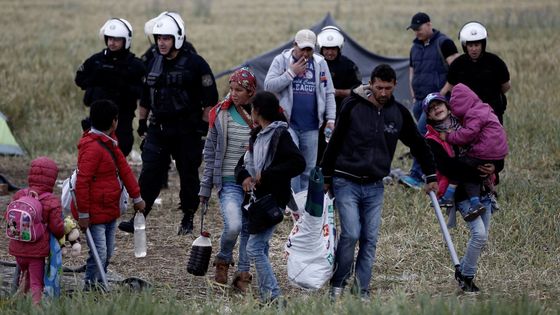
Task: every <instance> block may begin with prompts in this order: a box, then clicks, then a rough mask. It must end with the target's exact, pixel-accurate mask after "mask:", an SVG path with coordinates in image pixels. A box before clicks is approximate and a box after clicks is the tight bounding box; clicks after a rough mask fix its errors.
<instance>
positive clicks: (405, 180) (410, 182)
mask: <svg viewBox="0 0 560 315" xmlns="http://www.w3.org/2000/svg"><path fill="white" fill-rule="evenodd" d="M399 183H401V184H403V185H405V186H406V187H408V188H412V189H416V190H420V189H422V185H423V184H424V183H423V182H422V181H420V180H418V179H416V178H414V177H412V176H410V175H406V176H403V177H401V178H400V179H399Z"/></svg>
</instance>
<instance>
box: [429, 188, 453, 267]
mask: <svg viewBox="0 0 560 315" xmlns="http://www.w3.org/2000/svg"><path fill="white" fill-rule="evenodd" d="M429 195H430V199H432V205H433V206H434V212H435V213H436V217H437V219H438V222H439V227H440V229H441V233H442V234H443V238H444V239H445V243H447V248H448V249H449V253H450V254H451V260H452V261H453V265H455V268H458V267H459V265H460V264H459V258H457V252H456V251H455V246H453V241H452V240H451V235H449V230H448V229H447V224H446V223H445V219H444V218H443V214H442V213H441V208H440V207H439V203H438V201H437V198H436V194H435V193H434V192H433V191H430V193H429Z"/></svg>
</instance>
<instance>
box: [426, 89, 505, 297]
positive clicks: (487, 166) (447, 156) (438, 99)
mask: <svg viewBox="0 0 560 315" xmlns="http://www.w3.org/2000/svg"><path fill="white" fill-rule="evenodd" d="M460 94H461V93H459V95H460ZM423 109H424V112H425V113H426V116H427V126H426V127H427V133H426V139H427V143H428V145H429V146H430V149H431V151H432V153H433V154H434V158H435V160H436V167H437V176H438V184H439V191H438V196H442V195H444V194H446V195H447V198H449V196H451V197H452V198H454V200H455V201H457V202H456V205H457V208H458V209H459V211H460V212H461V214H462V215H463V217H464V218H465V221H467V225H468V227H469V229H470V232H471V236H470V238H469V241H468V243H467V247H466V250H465V253H464V256H463V258H462V260H461V265H460V270H459V272H460V273H459V274H456V275H455V277H456V279H457V280H458V281H459V285H460V287H461V289H462V290H463V291H465V292H478V291H479V288H478V287H477V286H476V285H475V284H474V281H473V280H474V276H475V274H476V271H477V263H478V259H479V258H480V253H481V251H482V248H483V247H484V245H485V244H486V242H487V240H488V231H489V229H490V219H491V216H492V211H490V209H491V204H492V200H491V197H490V194H489V193H488V191H484V192H485V193H484V194H482V195H481V197H480V203H481V204H482V205H483V210H481V211H479V213H478V214H477V215H476V216H474V215H473V214H472V212H471V211H470V210H471V203H470V199H469V196H467V194H466V190H467V188H466V186H468V184H466V183H471V185H472V186H478V192H477V193H478V194H480V193H481V187H480V186H481V185H480V184H478V185H475V184H474V183H476V182H478V183H480V181H481V178H484V177H488V176H491V175H492V174H494V173H495V172H499V171H500V170H501V167H503V163H497V164H498V165H497V166H495V165H494V164H492V163H484V164H479V165H477V166H476V167H475V168H473V166H472V165H469V164H467V163H466V162H465V161H464V160H463V159H462V158H461V157H459V156H458V155H459V154H456V152H455V151H456V150H455V149H454V148H453V146H452V145H451V144H449V143H448V142H445V141H443V140H442V139H441V138H442V137H441V136H440V133H447V131H448V130H457V129H459V128H461V127H460V122H459V120H458V119H457V118H456V117H455V116H453V115H452V114H451V108H450V106H449V104H448V102H447V99H446V98H445V97H443V96H442V95H441V94H439V93H431V94H428V96H426V98H425V99H424V102H423ZM498 167H499V168H498ZM450 182H453V183H455V184H449V183H450ZM457 185H458V186H457ZM455 188H457V190H456V191H455ZM469 189H472V187H470V188H469ZM453 205H454V204H451V206H453ZM448 206H449V204H448ZM450 217H451V216H450Z"/></svg>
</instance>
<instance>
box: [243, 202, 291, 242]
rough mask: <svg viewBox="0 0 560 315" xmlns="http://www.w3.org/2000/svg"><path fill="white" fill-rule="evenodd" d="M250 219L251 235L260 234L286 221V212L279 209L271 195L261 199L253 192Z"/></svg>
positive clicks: (248, 209) (249, 209)
mask: <svg viewBox="0 0 560 315" xmlns="http://www.w3.org/2000/svg"><path fill="white" fill-rule="evenodd" d="M247 212H248V213H247V214H248V218H249V227H248V228H249V234H258V233H260V232H262V231H264V230H266V229H268V228H270V227H273V226H275V225H276V224H278V223H280V222H282V220H283V219H284V211H282V208H280V207H278V204H276V201H275V200H274V198H273V197H272V195H271V194H268V195H266V196H263V197H261V198H259V199H256V198H255V195H254V194H253V193H252V192H251V201H250V203H249V207H248V208H247Z"/></svg>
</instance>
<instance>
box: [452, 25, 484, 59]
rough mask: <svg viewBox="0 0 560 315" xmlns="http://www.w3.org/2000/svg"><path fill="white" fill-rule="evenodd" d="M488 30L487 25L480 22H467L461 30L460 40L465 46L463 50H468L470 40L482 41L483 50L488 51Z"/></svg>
mask: <svg viewBox="0 0 560 315" xmlns="http://www.w3.org/2000/svg"><path fill="white" fill-rule="evenodd" d="M487 38H488V32H487V31H486V27H484V25H482V24H481V23H479V22H476V21H472V22H468V23H467V24H465V25H464V26H463V27H462V28H461V30H460V31H459V41H460V42H461V46H463V51H464V52H467V43H468V42H482V51H486V39H487Z"/></svg>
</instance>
